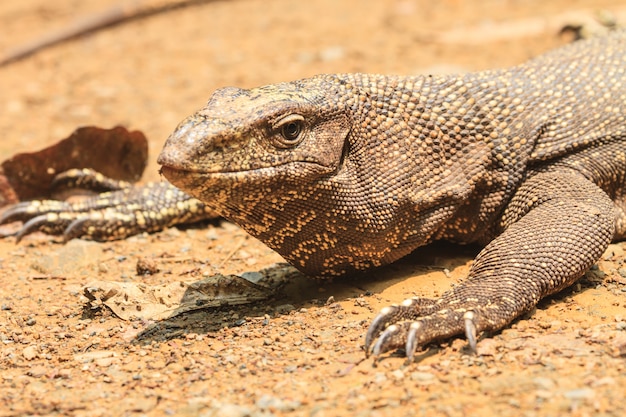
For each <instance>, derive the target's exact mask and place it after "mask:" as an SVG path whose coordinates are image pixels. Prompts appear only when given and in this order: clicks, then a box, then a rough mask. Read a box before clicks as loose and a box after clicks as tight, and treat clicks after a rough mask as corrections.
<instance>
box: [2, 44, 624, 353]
mask: <svg viewBox="0 0 626 417" xmlns="http://www.w3.org/2000/svg"><path fill="white" fill-rule="evenodd" d="M625 69H626V32H616V33H614V34H611V35H609V36H607V37H603V38H594V39H591V40H586V41H579V42H575V43H573V44H571V45H568V46H565V47H562V48H560V49H557V50H554V51H552V52H549V53H547V54H545V55H542V56H540V57H537V58H534V59H532V60H530V61H528V62H526V63H524V64H522V65H519V66H515V67H512V68H508V69H501V70H489V71H482V72H476V73H469V74H463V75H446V76H390V75H371V74H327V75H319V76H315V77H312V78H308V79H302V80H298V81H294V82H287V83H280V84H275V85H269V86H264V87H260V88H253V89H249V90H244V89H239V88H233V87H229V88H223V89H220V90H218V91H216V92H215V93H214V94H213V96H212V97H211V98H210V100H209V101H208V103H207V104H206V106H205V107H204V108H202V109H201V110H199V111H198V112H197V113H195V114H193V115H192V116H190V117H188V118H187V119H185V120H184V121H183V122H182V123H181V124H180V125H179V126H178V128H177V129H176V130H175V131H174V133H172V135H171V136H170V137H169V138H168V139H167V142H166V144H165V147H164V149H163V151H162V152H161V155H160V156H159V159H158V162H159V163H160V164H161V166H162V168H161V173H162V174H163V175H164V176H165V177H166V178H167V179H168V180H169V181H170V182H171V183H172V184H173V185H175V186H176V187H178V189H176V188H174V187H172V186H170V185H167V184H165V185H164V184H161V185H158V186H151V185H149V186H146V187H145V188H139V189H135V191H134V193H135V199H136V201H137V203H135V202H133V203H132V204H130V203H128V202H126V201H124V198H127V197H123V198H119V197H118V201H117V203H121V204H120V205H117V206H115V205H112V204H109V203H110V202H111V201H114V200H115V198H113V197H111V196H114V195H116V194H110V195H107V196H105V197H104V198H102V199H100V203H98V204H99V205H97V204H96V203H93V204H96V205H95V206H94V205H93V204H92V203H89V204H86V205H82V206H81V207H79V208H77V209H76V210H79V211H80V210H83V211H86V212H87V213H88V214H90V215H91V217H89V216H87V217H84V216H85V215H84V214H80V215H78V216H79V220H77V221H74V222H73V223H72V221H71V219H73V218H74V217H76V216H77V214H75V213H74V214H72V213H71V212H72V210H74V209H72V208H71V207H70V208H68V206H67V205H65V206H63V207H61V208H57V209H55V208H54V207H52V206H47V205H46V204H47V203H37V204H38V205H36V207H35V208H33V204H31V203H23V204H22V205H20V206H17V207H16V208H14V209H11V210H9V211H8V214H5V215H4V218H3V221H5V222H6V221H11V220H15V219H22V220H26V219H28V218H31V217H35V218H34V219H32V220H30V221H29V222H27V224H26V226H25V231H23V232H21V233H22V234H23V233H26V232H30V231H32V230H36V229H42V230H45V231H49V232H60V231H62V230H63V229H65V228H66V227H67V226H68V225H69V224H71V226H70V231H69V232H68V231H66V232H65V233H66V237H73V236H78V235H87V236H91V237H92V238H97V239H106V238H111V237H112V238H119V237H123V236H125V235H127V234H129V233H135V232H137V231H141V230H153V229H155V228H159V227H162V226H163V224H171V220H172V219H175V218H176V217H177V216H179V215H180V216H183V215H186V216H187V217H193V218H194V219H196V218H203V217H211V216H215V215H218V214H219V215H221V216H223V217H225V218H227V219H229V220H231V221H233V222H235V223H236V224H238V225H239V226H241V227H242V228H243V229H245V230H246V231H247V232H249V233H250V234H251V235H253V236H255V237H257V238H258V239H260V240H261V241H262V242H264V243H265V244H267V245H268V246H269V247H271V248H272V249H274V250H276V251H277V252H278V253H279V254H281V255H282V256H283V257H284V258H285V259H286V260H287V261H289V262H290V263H291V264H293V265H294V266H295V267H296V268H298V269H299V270H301V271H302V272H304V273H306V274H308V275H311V276H313V277H322V278H327V277H336V276H341V275H346V274H354V273H358V272H360V271H365V270H369V269H371V268H375V267H378V266H381V265H385V264H389V263H391V262H394V261H395V260H397V259H399V258H401V257H403V256H405V255H406V254H408V253H410V252H412V251H413V250H415V249H416V248H418V247H420V246H423V245H426V244H428V243H430V242H433V241H436V240H450V241H454V242H459V243H478V244H481V245H483V246H484V248H483V249H482V251H481V252H480V253H479V254H478V256H477V257H476V259H475V260H474V262H473V264H472V267H471V269H470V271H469V274H468V277H467V279H466V280H464V281H463V282H462V283H461V284H460V285H458V286H456V287H454V288H452V289H450V290H449V291H447V292H445V293H444V294H443V295H442V296H441V298H439V299H425V298H419V297H418V298H411V299H409V300H406V301H405V302H403V303H401V304H400V305H393V306H390V307H386V308H384V309H383V310H382V311H381V312H380V314H379V315H378V316H377V317H376V318H374V319H373V322H372V324H371V325H370V327H369V330H368V331H367V334H366V336H365V351H366V353H367V354H368V355H370V354H373V355H375V356H378V355H380V354H381V353H383V352H386V351H389V350H392V349H397V348H404V349H405V351H406V355H407V356H408V357H409V358H412V357H413V356H414V354H415V352H416V350H417V349H418V348H419V347H421V346H424V345H425V344H428V343H429V342H431V341H436V340H441V339H446V338H449V337H452V336H455V335H459V334H465V335H466V337H467V338H468V340H469V344H470V346H471V347H472V348H473V349H475V347H476V337H477V334H478V333H480V332H484V331H495V330H498V329H502V328H503V327H505V326H507V325H508V324H510V323H511V322H512V321H513V320H514V319H515V318H516V317H518V316H519V315H520V314H522V313H524V312H528V311H529V310H531V309H532V308H533V307H534V306H535V305H536V304H537V303H538V301H539V300H540V299H541V298H543V297H545V296H547V295H550V294H553V293H555V292H557V291H560V290H562V289H563V288H565V287H567V286H569V285H571V284H572V283H574V282H575V281H576V280H577V279H579V278H580V277H581V276H582V275H583V274H584V273H585V271H586V270H587V269H588V268H590V267H591V266H592V265H593V264H594V263H595V262H596V261H597V260H598V259H599V257H600V256H601V255H602V253H603V251H604V250H605V249H606V248H607V246H608V244H609V243H610V242H611V241H612V240H620V239H623V238H624V236H625V235H626V216H625V213H624V210H625V208H626V198H625V194H626V188H625V187H624V184H625V177H626V132H625V129H626V123H625V114H626V76H625V75H624V71H625ZM180 190H183V192H181V191H180ZM196 198H197V200H196ZM133 201H135V200H133ZM50 207H52V208H50ZM128 207H130V209H129V208H128ZM48 208H50V210H51V211H52V212H54V211H55V210H57V211H58V212H59V213H51V214H50V213H48V214H46V210H47V209H48ZM102 210H104V211H102ZM93 213H97V214H96V215H93ZM103 213H104V214H103ZM167 213H169V217H168V216H166V214H167ZM164 217H168V218H169V220H170V223H167V222H165V221H162V218H164Z"/></svg>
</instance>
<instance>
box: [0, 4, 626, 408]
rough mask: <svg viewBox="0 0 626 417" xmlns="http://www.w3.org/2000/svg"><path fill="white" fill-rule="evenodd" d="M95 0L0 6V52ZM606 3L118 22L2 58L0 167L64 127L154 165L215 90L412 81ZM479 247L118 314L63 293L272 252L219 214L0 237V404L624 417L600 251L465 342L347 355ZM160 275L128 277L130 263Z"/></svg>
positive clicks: (610, 262)
mask: <svg viewBox="0 0 626 417" xmlns="http://www.w3.org/2000/svg"><path fill="white" fill-rule="evenodd" d="M113 4H116V3H113V2H112V1H110V0H92V1H89V2H84V1H76V0H60V1H56V2H47V1H43V0H22V1H20V2H2V3H1V4H0V26H1V27H2V28H3V30H2V36H1V37H0V51H3V50H8V49H10V48H12V47H15V46H17V45H19V44H22V43H24V42H27V41H30V40H32V39H34V38H37V37H39V36H42V35H44V34H46V33H49V32H50V31H54V30H56V29H59V28H62V27H64V26H67V25H68V24H71V23H72V22H74V21H75V20H76V19H80V18H81V17H83V16H89V15H91V14H93V13H96V12H99V11H101V10H106V9H107V8H108V7H110V6H111V5H113ZM600 8H605V9H608V10H612V11H614V12H615V13H618V14H619V13H622V14H623V13H624V10H626V2H619V1H582V0H578V1H571V0H567V1H565V0H558V1H552V2H547V1H534V0H529V1H515V0H484V1H477V0H473V1H469V0H468V1H463V0H442V1H440V2H432V1H411V0H386V1H380V0H378V1H377V0H371V1H366V0H361V1H356V0H349V1H348V0H346V1H341V0H315V1H308V2H294V1H287V0H267V1H254V0H232V1H206V2H203V3H201V4H197V5H193V6H190V7H186V8H180V9H175V10H170V11H168V12H166V13H160V14H154V15H151V16H148V17H145V18H141V19H135V20H132V21H130V22H128V23H125V24H121V25H117V26H114V27H112V28H109V29H106V30H102V31H99V32H96V33H93V34H91V35H88V36H84V37H81V38H79V39H76V40H73V41H71V42H67V43H64V44H62V45H59V46H55V47H52V48H48V49H46V50H43V51H41V52H39V53H37V54H35V55H33V56H31V57H29V58H27V59H25V60H22V61H19V62H15V63H12V64H10V65H7V66H4V67H0V97H1V98H2V100H1V101H0V132H2V134H1V140H0V159H2V160H3V159H5V158H8V157H9V156H11V155H13V154H14V153H15V152H18V151H32V150H36V149H40V148H42V147H44V146H47V145H49V144H52V143H54V142H56V141H57V140H59V139H62V138H64V137H66V136H68V135H69V133H71V132H72V131H73V130H74V129H75V128H76V127H79V126H84V125H97V126H101V127H112V126H115V125H124V126H126V127H128V128H131V129H139V130H142V131H144V132H145V133H146V134H147V136H148V137H149V138H150V145H151V152H152V156H151V159H150V164H149V167H148V170H147V172H146V174H145V178H146V179H148V180H155V179H158V174H157V166H156V164H155V162H154V160H155V159H156V158H155V156H156V154H157V153H158V151H159V150H160V147H161V146H162V144H163V142H164V140H165V138H166V137H167V135H168V134H169V132H170V131H172V130H173V128H174V127H175V126H176V124H177V123H178V122H179V121H180V120H182V118H183V117H185V116H186V115H188V114H189V113H191V112H192V111H194V110H195V109H197V108H199V107H200V106H202V105H203V103H204V102H205V100H206V99H207V98H208V97H209V95H210V94H211V92H212V91H213V90H214V89H216V88H218V87H222V86H225V85H236V86H240V87H250V86H255V85H260V84H267V83H273V82H278V81H284V80H289V79H296V78H301V77H306V76H310V75H313V74H316V73H321V72H354V71H363V72H383V73H403V74H413V73H430V72H456V71H471V70H479V69H484V68H489V67H501V66H507V65H513V64H516V63H519V62H522V61H524V60H525V59H527V58H529V57H532V56H535V55H537V54H539V53H541V52H542V51H545V50H548V49H550V48H553V47H556V46H558V45H559V44H562V43H565V42H567V41H568V39H566V38H564V37H560V36H558V35H557V32H558V29H559V28H560V27H562V26H563V25H564V24H575V23H577V22H578V21H583V20H584V21H588V20H593V16H594V11H595V10H597V9H600ZM475 253H476V248H460V247H456V246H447V245H438V246H436V247H434V248H428V249H426V250H423V251H419V252H418V253H416V254H414V255H412V256H410V257H409V258H407V259H405V260H403V261H401V262H400V263H398V264H396V265H392V266H390V267H388V268H385V269H383V270H381V271H377V272H375V273H372V274H370V275H369V276H365V277H360V278H358V279H354V280H346V281H341V282H335V283H324V282H314V281H310V280H307V279H305V278H298V279H296V280H295V281H294V283H293V285H292V286H290V287H289V289H288V290H286V291H285V293H284V294H283V295H281V296H279V297H277V298H276V299H273V300H271V301H268V302H265V303H258V304H255V305H252V306H245V307H238V308H222V309H218V310H213V311H210V310H207V311H199V312H196V313H190V314H185V315H183V316H179V317H176V318H172V319H168V320H164V321H160V322H152V321H141V320H134V321H123V320H120V319H119V318H117V317H116V316H114V315H113V314H111V312H110V311H108V310H107V309H106V308H103V309H92V308H90V306H89V305H88V304H87V303H86V299H85V297H84V296H83V295H82V289H83V287H84V286H85V285H86V284H87V283H88V282H90V281H92V280H94V279H100V280H111V281H126V282H145V283H147V284H159V283H166V282H168V281H171V280H172V279H189V280H193V279H199V278H201V277H202V276H205V275H207V274H213V273H216V272H223V273H242V272H244V271H255V270H258V269H260V268H262V267H264V266H266V265H269V264H271V263H274V262H277V261H280V257H279V256H278V255H276V254H274V253H272V252H271V251H270V250H269V249H267V248H266V247H264V246H263V245H262V244H260V243H259V242H257V241H255V240H254V239H252V238H250V237H248V236H247V235H246V234H245V233H244V232H242V231H241V230H239V229H238V228H237V227H235V226H233V225H230V224H228V223H216V224H211V225H207V226H206V228H203V229H189V230H178V229H171V230H166V231H163V232H161V233H157V234H154V235H150V236H137V237H133V238H131V239H128V240H126V241H121V242H113V243H103V244H99V243H93V242H85V241H74V242H71V244H70V245H67V246H63V245H62V244H60V243H59V242H58V240H55V239H54V238H50V237H47V236H43V235H33V236H30V237H28V238H26V239H25V240H24V241H23V242H22V243H21V244H19V245H15V242H14V240H13V239H12V238H7V239H3V240H0V282H1V283H2V285H1V286H0V342H1V343H0V416H22V415H76V416H99V415H101V416H111V415H157V416H162V415H190V416H191V415H202V416H214V415H215V416H218V415H219V416H248V415H251V416H271V415H302V416H336V415H350V416H352V415H355V416H386V415H393V416H413V415H418V416H420V415H424V416H426V415H427V416H439V415H441V416H464V415H498V416H509V415H510V416H518V415H522V416H536V415H542V416H543V415H545V416H557V415H572V416H621V415H624V414H625V413H626V406H625V405H624V394H625V393H626V388H625V387H626V357H625V356H624V354H625V352H624V350H625V348H624V347H625V346H626V322H625V320H626V285H625V282H626V281H625V278H624V277H626V267H625V266H624V265H623V264H624V246H623V245H621V244H617V245H612V246H611V247H610V248H609V250H608V251H607V252H606V253H605V255H604V256H603V258H602V260H601V261H600V262H599V263H598V265H597V267H594V269H593V270H592V271H591V272H590V273H588V274H587V276H586V277H585V278H583V279H582V280H581V282H580V283H579V284H577V285H576V286H575V287H574V288H572V289H568V290H566V291H564V292H563V293H561V294H558V295H556V296H555V297H553V298H551V299H549V300H545V301H543V302H542V303H541V304H540V305H539V306H538V308H537V309H536V310H535V311H533V312H532V313H531V314H528V315H526V316H524V317H522V318H521V319H520V320H518V321H517V322H516V323H514V324H513V325H512V326H511V327H510V328H509V329H506V330H504V331H503V332H501V333H499V334H496V335H493V337H490V338H489V337H487V338H483V339H482V340H481V341H480V343H479V353H480V355H478V356H474V355H471V354H469V352H468V351H467V347H466V342H465V340H463V339H455V340H452V341H450V342H447V343H443V344H441V345H436V346H431V347H429V348H428V349H426V350H425V351H424V353H423V354H422V355H421V356H420V357H419V358H418V360H417V361H416V362H415V363H413V364H409V365H407V364H405V360H404V359H403V358H402V357H401V355H391V356H388V357H386V358H385V359H384V360H382V361H381V362H380V363H379V364H378V366H377V367H374V366H373V363H372V361H371V360H364V361H363V360H362V359H363V356H364V354H363V351H362V347H361V346H362V344H363V334H364V332H365V330H366V328H367V326H368V323H369V321H370V320H371V319H372V318H373V317H374V315H375V314H376V312H377V311H378V310H379V309H380V308H382V307H383V306H385V305H388V304H389V303H392V302H400V301H402V300H403V299H404V298H406V297H409V296H411V295H414V294H418V295H423V296H436V295H438V294H441V292H443V291H444V290H445V289H447V288H449V287H450V286H451V285H453V284H454V283H456V282H458V281H459V280H461V279H462V278H463V277H464V276H465V274H466V273H467V270H468V267H469V262H470V260H471V259H472V256H473V255H474V254H475ZM140 258H148V259H151V260H154V262H155V263H156V264H157V265H158V266H159V268H160V270H161V272H159V273H157V274H155V275H151V276H148V277H145V276H138V275H137V273H136V264H137V261H138V259H140Z"/></svg>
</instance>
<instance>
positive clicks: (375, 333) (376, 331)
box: [365, 298, 435, 357]
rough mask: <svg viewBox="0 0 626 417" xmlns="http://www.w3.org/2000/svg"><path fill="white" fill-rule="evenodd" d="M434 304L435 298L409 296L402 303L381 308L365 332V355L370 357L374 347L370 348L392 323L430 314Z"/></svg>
mask: <svg viewBox="0 0 626 417" xmlns="http://www.w3.org/2000/svg"><path fill="white" fill-rule="evenodd" d="M434 305H435V300H432V299H430V298H408V299H406V300H404V301H403V302H402V304H393V305H391V306H388V307H385V308H383V309H382V310H380V313H379V314H378V315H377V316H376V317H375V318H374V320H372V324H370V327H369V328H368V329H367V333H366V334H365V355H366V356H368V357H369V355H370V353H374V349H370V347H371V346H372V343H373V342H374V340H375V339H376V338H377V337H379V336H380V335H381V334H382V333H383V332H385V331H386V329H389V327H391V326H390V324H393V323H397V322H400V321H406V320H411V319H416V318H419V317H421V316H425V315H428V314H429V313H430V310H431V309H432V307H433V306H434ZM387 326H389V327H387ZM380 337H382V336H380ZM379 342H380V340H379ZM377 344H378V343H377ZM379 348H380V346H379ZM385 350H389V349H385ZM380 353H382V352H380Z"/></svg>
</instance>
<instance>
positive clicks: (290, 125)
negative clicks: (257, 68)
mask: <svg viewBox="0 0 626 417" xmlns="http://www.w3.org/2000/svg"><path fill="white" fill-rule="evenodd" d="M307 81H309V80H302V81H296V82H292V83H282V84H276V85H270V86H265V87H259V88H255V89H251V90H243V89H239V88H234V87H226V88H222V89H220V90H217V91H216V92H215V93H214V94H213V96H212V97H211V98H210V99H209V101H208V103H207V105H206V106H205V107H204V108H202V109H201V110H199V111H198V112H196V113H195V114H193V115H191V116H189V117H188V118H186V119H185V120H183V121H182V122H181V123H180V124H179V126H178V127H177V128H176V130H175V131H174V132H173V133H172V134H171V135H170V137H169V138H168V139H167V141H166V143H165V147H164V149H163V151H162V152H161V155H160V156H159V160H158V162H159V164H161V165H163V169H162V172H163V174H164V175H165V176H166V178H167V179H168V180H170V181H171V182H172V183H173V184H174V185H176V186H178V187H180V188H182V189H183V190H186V191H188V192H190V193H191V194H192V195H193V194H198V192H197V189H196V188H195V185H193V183H195V180H196V179H197V178H198V177H200V176H202V177H205V176H206V177H215V178H217V177H220V176H221V175H224V174H235V173H241V174H244V175H248V174H249V175H254V173H255V172H257V173H258V174H259V175H260V176H262V175H266V174H271V173H272V172H274V173H279V172H281V171H283V170H288V169H289V166H290V165H297V166H299V168H305V167H308V169H310V170H313V171H317V172H319V173H320V174H330V173H332V172H335V171H336V170H337V169H338V166H339V164H340V161H341V156H342V152H343V147H344V142H345V137H346V136H347V134H348V131H349V128H350V127H349V126H350V124H349V121H348V120H347V117H346V116H345V113H343V112H340V111H338V109H335V111H334V113H335V114H333V109H330V108H328V107H326V106H319V102H320V101H323V102H324V103H325V104H329V102H328V101H327V100H326V99H325V98H324V97H322V96H323V95H326V94H327V92H324V91H319V90H318V91H316V90H315V89H312V88H310V86H306V85H304V84H305V83H306V82H307ZM305 169H306V168H305ZM246 173H248V174H246ZM192 187H193V188H192ZM199 197H202V196H199Z"/></svg>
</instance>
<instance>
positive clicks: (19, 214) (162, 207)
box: [0, 169, 218, 242]
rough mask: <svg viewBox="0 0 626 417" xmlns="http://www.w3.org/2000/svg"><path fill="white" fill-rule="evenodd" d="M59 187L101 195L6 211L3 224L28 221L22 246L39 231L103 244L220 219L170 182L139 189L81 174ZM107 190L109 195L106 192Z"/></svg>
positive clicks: (61, 180) (64, 178)
mask: <svg viewBox="0 0 626 417" xmlns="http://www.w3.org/2000/svg"><path fill="white" fill-rule="evenodd" d="M58 184H60V185H61V186H63V187H64V188H83V189H88V190H92V191H96V192H98V193H99V194H97V195H96V196H94V197H90V198H87V199H84V200H81V201H77V202H74V203H68V202H66V201H57V200H34V201H24V202H21V203H18V204H16V205H14V206H12V207H9V208H8V209H7V210H5V211H4V212H3V213H2V215H0V224H4V223H10V222H14V221H22V222H24V225H23V227H22V228H21V229H20V230H19V231H17V233H15V236H16V239H17V241H18V242H19V241H20V240H21V239H22V238H23V237H24V236H25V235H27V234H29V233H32V232H35V231H41V232H44V233H47V234H52V235H62V236H63V239H64V240H65V241H67V240H70V239H73V238H78V237H86V238H90V239H93V240H98V241H105V240H116V239H124V238H126V237H128V236H132V235H134V234H138V233H142V232H155V231H158V230H162V229H164V228H166V227H171V226H174V225H178V224H189V223H194V222H197V221H201V220H206V219H214V218H217V217H218V215H217V214H216V213H215V212H214V211H213V210H212V209H209V208H208V207H207V206H206V205H204V204H203V203H202V202H200V201H199V200H196V199H195V198H192V197H190V196H189V195H188V194H186V193H184V192H183V191H181V190H179V189H178V188H176V187H174V186H173V185H172V184H170V183H168V182H153V183H147V184H145V185H143V186H137V185H132V184H129V183H126V182H122V181H115V180H111V179H110V178H106V177H104V176H102V175H101V174H99V173H97V172H95V171H93V170H89V169H83V170H71V171H68V172H67V173H63V174H60V175H59V176H58V177H57V178H56V179H55V181H54V183H53V186H56V185H58ZM105 190H110V191H107V192H102V191H105ZM0 237H1V236H0Z"/></svg>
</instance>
